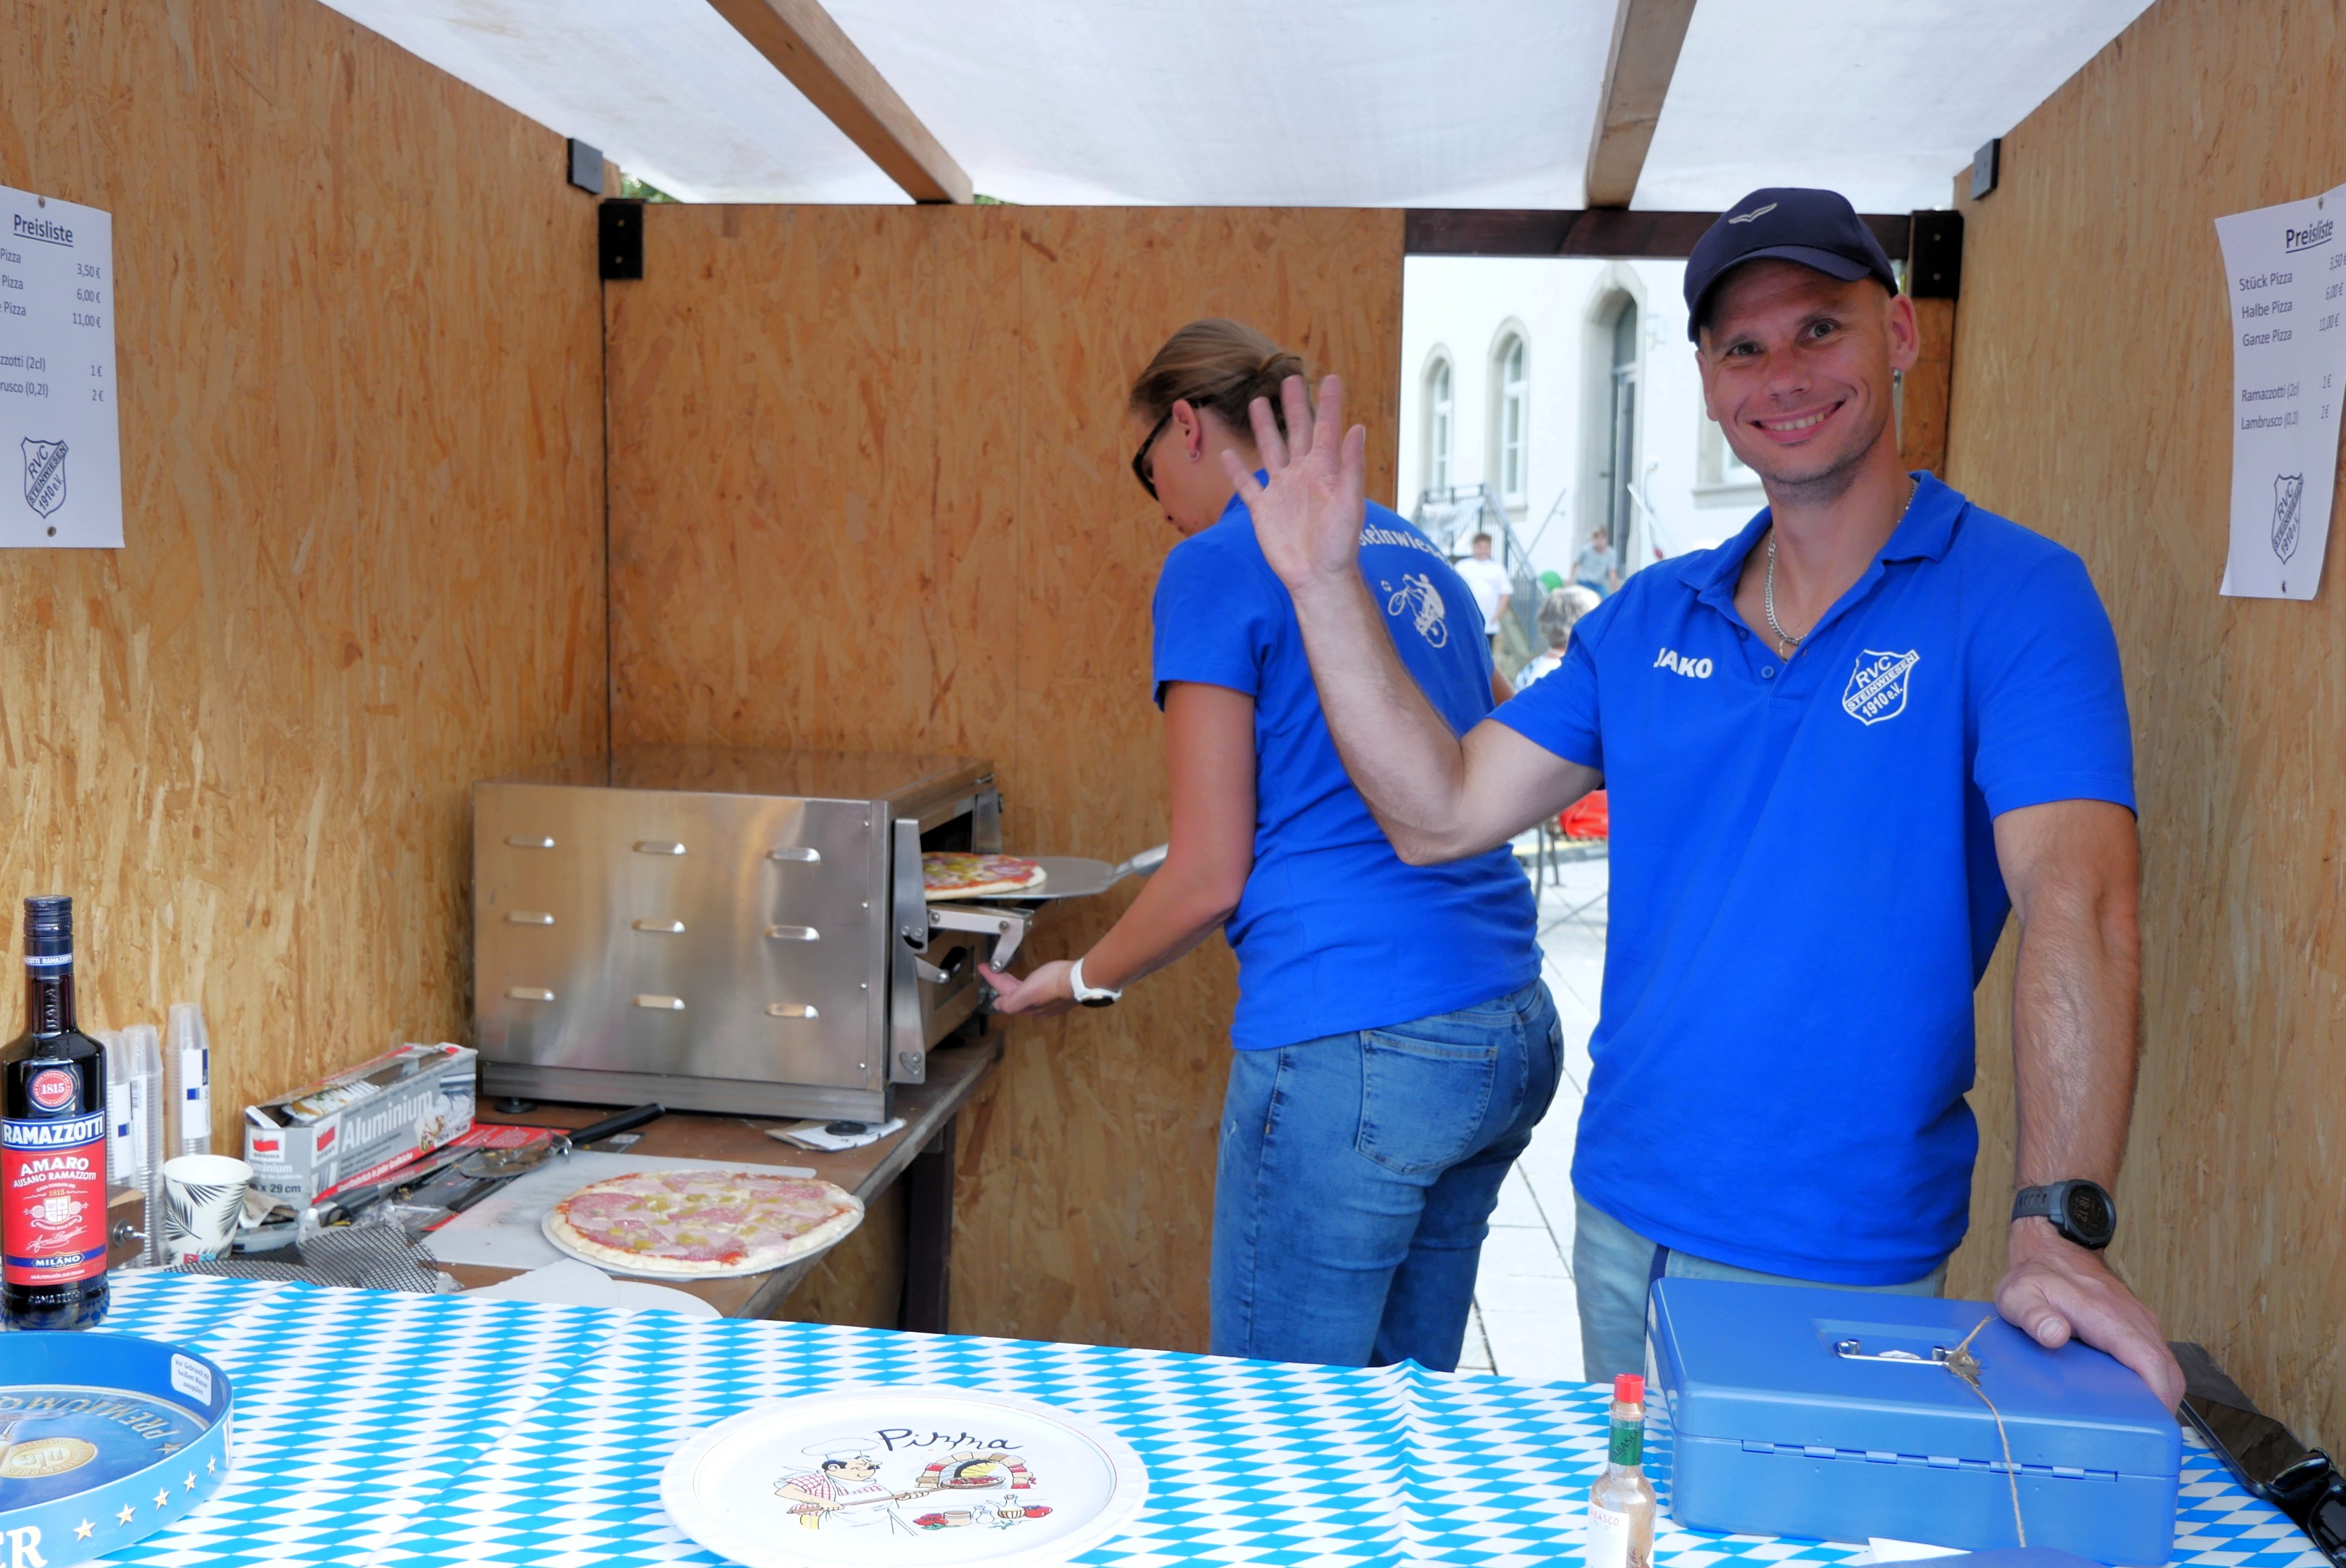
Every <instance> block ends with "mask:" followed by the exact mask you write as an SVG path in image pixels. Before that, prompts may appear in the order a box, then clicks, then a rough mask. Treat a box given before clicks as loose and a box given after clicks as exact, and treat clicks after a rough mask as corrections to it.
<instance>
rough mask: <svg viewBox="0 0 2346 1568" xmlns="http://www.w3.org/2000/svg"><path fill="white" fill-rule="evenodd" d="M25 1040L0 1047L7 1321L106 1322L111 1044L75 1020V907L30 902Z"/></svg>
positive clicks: (2, 1292) (13, 1324)
mask: <svg viewBox="0 0 2346 1568" xmlns="http://www.w3.org/2000/svg"><path fill="white" fill-rule="evenodd" d="M25 1000H26V1013H27V1014H28V1016H27V1018H26V1024H25V1032H24V1033H22V1034H19V1035H17V1036H16V1038H15V1039H14V1040H11V1041H10V1042H8V1044H5V1045H0V1321H5V1323H6V1324H7V1326H8V1327H9V1328H11V1329H87V1328H89V1327H91V1326H92V1325H94V1324H95V1323H97V1320H98V1319H101V1318H103V1317H105V1316H106V1233H107V1223H106V1048H105V1047H104V1046H102V1045H100V1044H98V1043H97V1041H95V1040H93V1039H91V1038H90V1037H89V1036H88V1035H87V1034H84V1033H82V1032H81V1031H80V1030H79V1029H77V1028H76V1027H75V1024H74V983H73V901H72V900H71V899H67V898H36V899H26V901H25Z"/></svg>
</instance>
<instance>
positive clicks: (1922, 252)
mask: <svg viewBox="0 0 2346 1568" xmlns="http://www.w3.org/2000/svg"><path fill="white" fill-rule="evenodd" d="M1913 222H1914V229H1913V237H1912V238H1911V239H1909V240H1908V241H1907V244H1906V292H1907V293H1908V294H1909V295H1910V296H1912V297H1913V298H1914V299H1917V300H1953V299H1955V298H1958V297H1959V296H1960V295H1961V294H1962V293H1963V289H1964V215H1963V214H1962V213H1960V212H1940V211H1925V212H1917V213H1915V214H1914V219H1913Z"/></svg>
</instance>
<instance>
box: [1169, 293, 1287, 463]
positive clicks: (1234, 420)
mask: <svg viewBox="0 0 2346 1568" xmlns="http://www.w3.org/2000/svg"><path fill="white" fill-rule="evenodd" d="M1303 373H1304V366H1303V356H1301V354H1297V353H1293V352H1290V351H1288V350H1286V349H1282V348H1280V346H1279V345H1278V344H1277V343H1274V342H1272V341H1270V339H1269V338H1266V337H1264V336H1263V335H1262V334H1261V333H1260V332H1258V331H1255V330H1254V329H1253V328H1252V327H1250V326H1247V325H1246V324H1244V323H1243V322H1239V321H1224V320H1222V319H1221V318H1219V317H1209V318H1208V319H1207V320H1205V321H1192V322H1190V323H1189V324H1188V326H1186V327H1184V328H1182V329H1181V330H1180V331H1178V332H1175V333H1174V334H1173V335H1172V336H1171V337H1169V338H1168V339H1166V340H1165V346H1164V347H1163V348H1161V349H1159V350H1158V351H1157V357H1156V358H1154V359H1152V360H1150V361H1148V368H1147V369H1145V370H1143V371H1142V372H1140V374H1139V375H1137V376H1136V377H1134V378H1133V382H1132V402H1131V404H1130V407H1131V410H1132V412H1134V413H1135V414H1137V415H1138V416H1139V417H1140V418H1141V419H1143V420H1145V421H1146V422H1148V423H1150V424H1154V423H1157V422H1158V421H1159V420H1161V419H1163V418H1164V417H1165V416H1166V414H1167V413H1168V412H1171V410H1172V407H1173V405H1174V403H1175V402H1188V404H1189V405H1190V406H1191V407H1193V408H1199V409H1212V410H1213V411H1214V412H1215V413H1216V414H1218V415H1219V416H1220V417H1221V419H1222V422H1223V423H1226V424H1228V425H1229V427H1230V428H1231V429H1232V430H1234V431H1237V432H1239V433H1241V434H1249V433H1250V432H1251V426H1250V423H1248V415H1247V408H1248V405H1249V404H1250V403H1252V402H1254V400H1255V399H1257V398H1267V399H1269V400H1270V412H1271V417H1272V418H1273V419H1274V420H1276V421H1277V422H1278V424H1279V429H1280V434H1282V435H1284V434H1285V433H1287V413H1286V411H1285V410H1283V409H1282V408H1280V401H1279V389H1280V383H1282V382H1285V381H1286V380H1287V378H1288V377H1290V376H1300V375H1302V374H1303Z"/></svg>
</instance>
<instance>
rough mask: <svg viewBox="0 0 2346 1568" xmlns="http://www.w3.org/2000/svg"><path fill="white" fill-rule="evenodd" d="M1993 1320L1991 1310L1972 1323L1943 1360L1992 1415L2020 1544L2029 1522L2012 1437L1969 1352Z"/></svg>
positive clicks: (2026, 1537) (2025, 1542)
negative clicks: (2023, 1509)
mask: <svg viewBox="0 0 2346 1568" xmlns="http://www.w3.org/2000/svg"><path fill="white" fill-rule="evenodd" d="M1994 1321H1995V1314H1994V1313H1993V1312H1991V1313H1989V1314H1988V1315H1987V1316H1986V1317H1984V1318H1983V1319H1980V1320H1979V1321H1978V1322H1976V1323H1974V1324H1973V1325H1972V1331H1971V1332H1970V1333H1968V1334H1966V1335H1964V1342H1963V1343H1962V1344H1960V1345H1957V1346H1956V1347H1955V1348H1954V1349H1952V1350H1950V1351H1948V1352H1947V1357H1946V1360H1945V1361H1944V1362H1943V1363H1942V1364H1943V1366H1945V1368H1946V1369H1947V1370H1948V1371H1950V1372H1953V1374H1954V1376H1955V1381H1957V1382H1959V1383H1962V1384H1964V1386H1965V1387H1967V1388H1969V1389H1970V1390H1971V1391H1972V1392H1974V1393H1975V1394H1977V1395H1978V1396H1979V1397H1980V1403H1982V1404H1984V1405H1985V1406H1986V1407H1987V1413H1988V1414H1990V1415H1992V1416H1994V1418H1995V1435H1996V1441H1999V1442H2001V1443H2003V1444H2004V1480H2005V1481H2006V1482H2008V1483H2009V1484H2010V1485H2011V1487H2012V1529H2013V1533H2014V1534H2015V1535H2017V1536H2019V1537H2020V1544H2022V1545H2023V1546H2025V1545H2027V1544H2028V1526H2027V1525H2025V1524H2023V1523H2022V1522H2020V1471H2018V1470H2017V1469H2016V1468H2015V1466H2014V1465H2013V1462H2012V1437H2011V1434H2009V1433H2008V1432H2006V1431H2004V1412H2003V1411H2002V1410H1997V1409H1996V1408H1995V1401H1994V1400H1992V1399H1989V1398H1988V1397H1987V1390H1985V1389H1983V1388H1981V1387H1980V1364H1979V1362H1978V1360H1977V1359H1974V1357H1973V1355H1972V1341H1973V1340H1974V1339H1978V1338H1979V1331H1980V1330H1981V1329H1984V1328H1986V1327H1987V1326H1988V1325H1989V1324H1990V1323H1993V1322H1994Z"/></svg>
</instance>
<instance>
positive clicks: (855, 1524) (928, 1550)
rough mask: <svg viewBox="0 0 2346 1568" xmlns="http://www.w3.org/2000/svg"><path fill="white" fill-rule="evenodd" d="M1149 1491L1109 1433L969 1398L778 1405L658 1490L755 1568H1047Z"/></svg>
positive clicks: (671, 1510)
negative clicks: (973, 1567)
mask: <svg viewBox="0 0 2346 1568" xmlns="http://www.w3.org/2000/svg"><path fill="white" fill-rule="evenodd" d="M1147 1500H1148V1471H1146V1470H1145V1469H1144V1468H1143V1467H1142V1465H1141V1462H1140V1458H1139V1456H1138V1455H1137V1454H1136V1453H1134V1452H1133V1451H1132V1449H1131V1447H1130V1446H1129V1445H1128V1444H1127V1443H1126V1442H1125V1441H1123V1440H1122V1439H1121V1438H1118V1437H1117V1435H1116V1434H1115V1433H1113V1432H1110V1431H1105V1430H1104V1429H1102V1428H1100V1427H1099V1426H1097V1425H1096V1424H1095V1423H1093V1422H1091V1421H1089V1420H1086V1419H1085V1418H1083V1417H1081V1416H1077V1415H1075V1414H1073V1413H1072V1412H1070V1411H1067V1410H1058V1409H1056V1408H1055V1407H1053V1406H1050V1405H1045V1404H1040V1403H1037V1402H1035V1400H1022V1399H1017V1398H1015V1397H1013V1396H1010V1395H1007V1394H995V1393H986V1392H982V1391H980V1390H974V1389H972V1390H959V1389H937V1388H922V1389H910V1388H893V1387H880V1386H873V1387H862V1388H851V1389H839V1390H833V1391H831V1392H830V1393H825V1394H813V1395H810V1396H808V1397H806V1398H804V1399H796V1400H775V1401H773V1402H771V1403H770V1404H763V1405H760V1406H758V1407H757V1408H756V1409H754V1410H745V1411H743V1412H742V1413H741V1414H739V1415H738V1416H735V1417H734V1418H733V1419H732V1420H728V1421H723V1422H720V1423H719V1424H718V1425H716V1426H713V1427H710V1428H709V1430H708V1431H704V1432H702V1433H701V1434H700V1435H699V1436H698V1437H696V1438H694V1439H693V1440H692V1441H690V1442H688V1443H687V1444H686V1445H685V1446H684V1447H683V1448H682V1449H681V1450H679V1451H678V1453H677V1455H676V1457H675V1458H673V1459H671V1460H670V1461H668V1470H667V1471H666V1472H665V1473H664V1474H663V1475H662V1477H661V1479H660V1502H662V1503H663V1504H664V1505H665V1506H666V1507H667V1509H668V1517H669V1518H671V1519H673V1520H674V1521H676V1524H677V1528H678V1529H679V1530H682V1531H683V1532H685V1533H686V1534H687V1535H688V1536H690V1537H692V1539H693V1540H695V1541H697V1542H699V1543H700V1544H701V1545H703V1546H706V1547H708V1548H709V1550H710V1551H712V1552H714V1553H718V1554H719V1556H721V1557H725V1558H729V1559H730V1560H731V1561H733V1562H735V1563H742V1564H745V1565H746V1568H927V1565H929V1564H954V1563H983V1564H985V1565H986V1568H1042V1565H1043V1564H1045V1563H1066V1562H1067V1561H1069V1560H1070V1559H1072V1558H1073V1557H1074V1556H1075V1555H1076V1553H1080V1552H1083V1551H1086V1550H1087V1549H1088V1548H1090V1547H1093V1546H1096V1545H1097V1544H1099V1543H1101V1542H1103V1541H1105V1540H1107V1539H1108V1538H1109V1537H1110V1536H1112V1535H1113V1534H1115V1533H1116V1532H1117V1530H1119V1529H1121V1528H1122V1527H1123V1526H1124V1525H1125V1524H1127V1522H1130V1520H1131V1519H1132V1517H1133V1516H1134V1514H1135V1513H1136V1512H1138V1510H1139V1509H1140V1507H1141V1505H1142V1504H1143V1503H1144V1502H1146V1501H1147Z"/></svg>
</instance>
